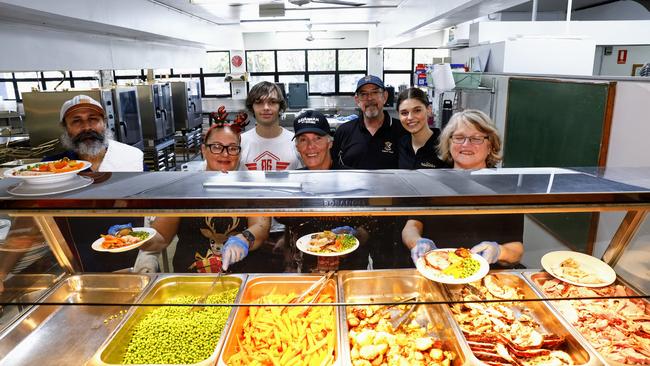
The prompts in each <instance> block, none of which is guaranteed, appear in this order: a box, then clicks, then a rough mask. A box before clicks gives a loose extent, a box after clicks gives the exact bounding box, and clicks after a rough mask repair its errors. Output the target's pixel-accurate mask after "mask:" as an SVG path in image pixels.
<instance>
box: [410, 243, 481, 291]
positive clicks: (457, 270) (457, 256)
mask: <svg viewBox="0 0 650 366" xmlns="http://www.w3.org/2000/svg"><path fill="white" fill-rule="evenodd" d="M415 267H416V268H417V270H418V271H419V272H420V274H422V275H423V276H424V277H426V278H428V279H430V280H432V281H436V282H441V283H448V284H462V283H470V282H474V281H478V280H480V279H481V278H483V277H485V275H486V274H488V272H489V271H490V264H489V263H488V262H487V261H486V260H485V258H483V257H481V256H480V255H478V254H474V253H472V252H470V251H469V249H467V248H447V249H434V250H431V251H429V252H427V253H426V254H425V255H424V256H422V257H420V258H418V260H417V262H416V263H415Z"/></svg>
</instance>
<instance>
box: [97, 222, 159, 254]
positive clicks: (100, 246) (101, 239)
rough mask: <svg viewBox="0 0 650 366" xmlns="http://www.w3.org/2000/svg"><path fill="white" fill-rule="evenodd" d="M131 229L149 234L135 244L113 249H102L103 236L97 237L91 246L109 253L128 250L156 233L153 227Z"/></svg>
mask: <svg viewBox="0 0 650 366" xmlns="http://www.w3.org/2000/svg"><path fill="white" fill-rule="evenodd" d="M133 231H146V232H147V233H149V236H148V237H147V238H146V239H144V240H140V241H139V242H137V243H135V244H131V245H127V246H124V247H120V248H115V249H104V248H103V247H102V243H103V242H104V238H99V239H97V240H95V241H94V242H93V244H92V245H91V247H92V248H93V249H94V250H96V251H98V252H109V253H121V252H126V251H129V250H131V249H135V248H138V247H140V246H141V245H142V244H144V243H146V242H147V241H148V240H149V239H151V238H153V237H154V236H155V235H156V232H157V231H156V229H153V228H150V227H134V228H133Z"/></svg>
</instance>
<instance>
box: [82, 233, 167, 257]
mask: <svg viewBox="0 0 650 366" xmlns="http://www.w3.org/2000/svg"><path fill="white" fill-rule="evenodd" d="M130 230H131V231H128V230H120V232H118V233H117V234H115V235H104V234H102V235H101V237H100V238H99V239H97V240H95V241H94V242H93V244H92V248H93V249H94V250H96V251H98V252H110V253H120V252H126V251H128V250H131V249H135V248H138V247H139V246H141V245H142V244H144V243H145V242H147V241H148V240H149V239H151V238H153V237H154V236H155V235H156V232H157V231H156V229H152V228H150V227H134V228H132V229H130Z"/></svg>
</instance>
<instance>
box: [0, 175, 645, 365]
mask: <svg viewBox="0 0 650 366" xmlns="http://www.w3.org/2000/svg"><path fill="white" fill-rule="evenodd" d="M92 178H93V179H94V181H95V183H94V184H92V185H90V186H88V187H84V188H80V189H73V190H70V191H67V192H64V193H52V194H48V195H33V196H31V195H23V196H15V195H12V194H11V193H10V192H11V191H12V188H13V187H15V186H16V185H17V184H21V183H20V181H19V180H18V179H12V178H8V179H3V180H0V196H2V200H0V214H1V215H3V217H6V218H7V219H8V220H10V221H11V223H12V230H14V229H15V230H18V231H19V230H24V229H25V222H27V223H28V224H27V225H26V226H27V227H28V228H27V234H24V233H23V234H24V235H22V236H21V235H17V236H15V237H23V238H32V239H33V238H34V237H36V239H33V240H32V241H31V243H33V245H41V244H42V243H43V242H46V243H47V245H48V248H49V251H48V253H47V254H48V256H49V257H50V260H52V258H53V259H54V260H53V261H52V262H53V263H54V265H52V266H43V265H38V264H39V263H41V262H42V261H41V258H40V257H39V258H36V259H34V258H29V259H30V260H32V259H34V261H33V262H30V263H27V264H24V263H23V265H22V266H20V268H21V270H15V268H18V264H19V263H20V262H21V261H24V260H25V259H26V258H24V257H25V256H23V257H22V258H21V255H6V254H7V253H14V254H15V253H29V250H30V249H31V247H30V244H25V243H24V242H20V241H15V240H9V239H6V240H5V238H1V239H2V240H1V241H0V254H1V255H2V257H1V258H0V264H2V267H0V268H6V267H8V268H12V265H13V264H15V266H14V271H5V272H4V273H3V272H0V273H1V274H2V276H3V279H4V286H3V288H2V292H0V301H1V304H0V305H2V307H3V309H4V310H5V311H3V313H2V318H0V319H1V320H2V322H0V326H2V329H0V332H1V333H0V365H5V364H6V365H23V364H25V365H27V364H66V365H75V364H79V365H84V364H88V365H112V364H125V363H126V364H142V361H137V362H134V363H131V361H130V360H132V359H131V358H129V357H131V356H128V357H127V356H126V354H127V353H133V352H135V353H136V354H144V357H147V354H149V355H152V354H153V353H156V358H157V357H158V356H161V357H162V356H163V355H164V354H165V352H167V353H170V352H171V351H168V350H167V348H168V347H171V346H172V344H173V345H175V346H179V345H180V346H181V348H183V351H179V350H178V349H176V350H175V351H173V352H171V353H173V354H172V355H171V356H173V357H172V358H169V359H176V358H175V357H177V356H179V357H180V356H183V357H185V355H186V354H189V358H187V359H186V360H187V361H179V362H176V363H175V364H200V365H217V364H219V365H226V364H231V363H232V364H234V363H235V360H236V363H238V364H251V363H254V362H255V361H259V362H262V361H264V360H266V361H268V362H275V363H278V364H320V363H323V364H337V365H350V364H352V365H368V364H400V362H401V364H418V363H422V364H425V363H429V364H438V365H454V366H459V365H480V364H492V365H502V364H516V365H522V366H523V365H567V364H576V365H585V366H592V365H601V364H611V365H616V366H619V365H621V364H624V365H633V364H650V302H648V298H649V296H648V293H649V292H650V272H648V267H647V263H648V257H647V256H646V255H647V253H648V252H650V245H649V244H648V241H647V240H646V239H645V238H646V237H647V235H650V223H647V222H646V214H647V211H648V209H650V169H647V168H637V169H615V170H607V169H598V168H579V169H553V168H548V169H497V170H482V171H478V172H462V171H451V170H420V171H401V170H400V171H397V170H395V171H392V170H388V171H374V172H370V171H322V172H307V171H290V172H229V173H228V174H223V173H209V172H148V173H100V174H95V175H94V176H93V177H92ZM23 191H24V190H23ZM41 193H43V190H42V189H40V190H39V194H41ZM557 213H560V214H563V215H565V216H564V217H565V219H566V218H567V217H568V219H566V220H568V221H565V222H560V223H559V225H558V223H557V222H556V223H555V225H542V224H541V222H543V221H544V220H539V221H538V220H536V219H535V217H537V216H540V215H550V214H557ZM582 213H589V214H592V216H591V222H590V226H589V227H588V228H587V230H588V233H589V235H588V236H589V238H590V240H589V242H588V243H587V245H586V246H579V245H576V243H575V242H571V241H570V240H568V241H567V240H565V239H566V237H564V236H563V235H564V234H565V233H564V231H566V230H564V229H568V228H576V227H578V225H575V222H573V221H572V220H571V216H570V215H572V214H582ZM500 214H520V215H522V216H523V215H525V216H526V221H525V225H524V233H523V234H522V235H523V242H524V246H525V248H526V253H525V255H524V260H523V261H522V263H526V264H528V267H529V268H530V269H509V270H506V271H503V270H497V269H494V268H493V269H492V270H491V271H490V273H489V274H488V276H487V277H485V278H484V279H483V280H482V281H480V280H479V282H476V283H474V284H473V285H445V284H441V283H436V282H433V281H430V280H428V279H426V278H425V277H423V276H422V275H421V274H420V273H419V272H418V271H417V270H415V269H413V268H412V267H411V265H410V257H409V254H408V250H405V249H404V246H403V244H402V243H401V239H400V237H401V236H400V233H401V229H402V227H403V223H404V222H405V220H406V219H408V218H410V217H413V216H418V217H430V218H431V219H432V220H433V219H435V216H457V217H458V218H459V220H460V222H461V224H462V222H463V218H464V217H467V216H466V215H483V216H485V217H486V218H488V217H490V216H491V215H500ZM125 216H128V217H149V216H157V217H183V218H193V217H196V218H202V217H206V216H212V217H231V216H237V217H254V216H264V217H275V218H279V219H280V220H279V221H284V222H287V229H286V233H285V235H284V240H285V242H286V243H287V244H286V246H287V247H290V248H291V247H292V246H293V245H294V244H295V238H296V235H294V234H295V232H294V230H295V228H296V226H295V225H293V224H290V223H294V222H296V221H301V220H310V221H312V222H313V221H323V222H328V220H333V221H336V222H340V221H341V220H343V221H345V220H348V219H350V218H356V219H362V220H365V219H367V220H369V221H372V222H373V223H374V224H375V227H377V228H378V229H377V230H378V231H377V232H376V233H373V232H372V231H371V232H370V239H369V240H368V241H367V242H366V243H365V244H364V243H362V245H368V246H369V247H370V250H369V253H370V266H369V268H368V270H346V269H345V268H339V270H338V271H337V272H336V274H335V275H334V277H332V279H331V280H329V281H327V282H325V286H324V287H323V288H322V289H320V290H321V291H319V292H318V293H316V290H315V291H313V292H312V293H310V294H308V295H310V296H311V297H310V296H306V300H304V302H312V301H310V300H313V302H312V303H311V304H303V303H302V302H298V303H292V301H295V300H296V299H297V298H298V296H299V295H300V294H301V293H302V292H303V291H305V289H306V288H307V287H309V285H310V284H313V283H315V282H316V281H317V280H318V279H320V278H321V275H319V274H300V273H256V272H267V271H256V270H254V269H253V270H248V271H247V272H248V273H241V274H228V275H225V276H221V277H219V276H217V275H216V274H210V273H203V274H183V275H180V274H156V273H152V274H136V273H128V270H127V271H126V272H124V273H118V274H116V273H101V274H92V273H88V272H84V271H83V270H82V268H88V265H87V264H86V263H82V262H81V260H80V256H79V254H78V250H79V247H78V246H80V245H88V246H90V244H91V243H70V242H66V240H65V237H66V236H65V235H64V232H63V231H62V229H61V226H60V225H57V222H58V221H57V218H62V217H63V218H85V217H92V218H94V219H102V218H107V219H108V218H113V219H114V218H116V217H125ZM325 225H327V224H325ZM460 227H461V228H462V225H461V226H460ZM74 229H75V230H91V229H90V228H89V227H78V228H74ZM457 229H458V228H450V229H449V230H457ZM464 229H465V230H471V229H472V228H464ZM92 230H94V229H92ZM540 231H541V232H542V233H541V234H540V233H539V232H540ZM204 233H205V234H206V237H205V238H203V239H202V240H206V245H209V241H210V240H214V236H210V235H207V234H208V232H204ZM100 234H102V233H101V232H97V233H96V236H97V237H98V238H99V235H100ZM373 234H374V235H373ZM460 234H461V232H460V231H459V235H460ZM9 237H12V236H11V231H10V235H9ZM15 237H14V238H15ZM208 239H209V240H208ZM431 239H433V240H434V241H435V240H436V239H435V238H431ZM486 240H487V239H486ZM380 242H381V244H379V243H380ZM558 249H564V250H576V251H580V252H586V253H587V254H590V255H593V256H595V257H597V258H602V259H603V260H604V261H605V262H606V263H607V264H608V265H609V266H611V267H612V268H613V269H614V270H615V272H616V274H617V279H616V281H617V282H616V283H615V284H614V285H612V286H614V287H612V288H613V290H612V291H610V290H606V289H605V288H603V290H589V291H573V292H571V294H570V295H569V297H568V298H566V297H563V296H558V294H564V293H563V292H562V291H560V292H559V293H558V292H554V291H556V290H557V288H551V287H552V286H551V285H557V284H559V285H561V286H563V283H562V282H561V281H559V282H557V283H552V282H551V280H552V277H550V275H549V274H548V273H546V272H544V271H542V270H540V269H539V268H541V263H540V258H541V256H542V255H544V254H546V253H548V252H552V251H555V250H558ZM176 250H183V248H182V246H181V245H177V247H176ZM382 252H383V257H384V258H382V260H381V261H380V260H379V257H375V256H376V255H377V256H378V255H382ZM292 253H293V252H292ZM166 254H167V255H169V256H170V257H173V256H174V253H173V251H169V250H168V251H167V253H166ZM30 257H31V255H30ZM44 257H47V256H44ZM385 257H387V258H388V259H389V260H385V259H386V258H385ZM405 258H406V263H408V264H409V265H408V266H409V267H411V268H399V267H402V266H404V263H405V260H404V259H405ZM285 259H286V260H287V261H289V262H291V261H293V260H294V257H291V256H288V257H287V258H285ZM390 259H394V261H392V262H391V261H390ZM245 260H246V259H244V261H245ZM170 262H171V261H170ZM269 262H271V261H270V258H269ZM133 265H134V263H133V262H125V263H124V266H123V267H124V268H129V267H132V266H133ZM260 268H262V267H260ZM276 269H277V272H283V271H284V267H278V268H276ZM172 271H173V270H172ZM177 271H178V272H183V270H182V269H177ZM21 276H23V277H24V276H27V277H24V278H29V276H37V277H38V278H39V279H38V281H31V282H30V284H29V285H28V284H25V285H24V286H20V285H19V284H20V283H21V282H20V278H21ZM34 278H35V277H34ZM48 281H49V282H48ZM486 281H487V282H486ZM555 281H558V280H555ZM35 283H36V284H35ZM39 284H40V285H39ZM43 284H44V285H43ZM617 284H622V285H625V287H624V288H623V287H616V285H617ZM566 288H568V287H566ZM608 288H609V287H608ZM513 289H514V290H513ZM585 289H586V287H585ZM624 289H627V290H624ZM231 290H232V291H231ZM35 291H40V292H35ZM228 291H231V292H232V294H231V296H233V297H232V299H233V300H232V301H228V300H224V299H227V297H224V296H225V294H226V293H229V292H228ZM235 293H236V294H235ZM30 294H31V296H30ZM229 294H230V293H229ZM222 295H224V296H222ZM278 299H279V300H278ZM551 300H552V301H551ZM404 301H407V303H402V302H404ZM590 301H591V302H595V303H597V304H601V305H602V302H606V303H607V304H608V305H606V306H604V307H605V308H607V306H610V307H612V309H611V313H616V312H619V311H620V310H621V309H622V308H621V307H620V306H623V305H621V304H628V305H629V304H636V305H637V306H640V307H639V309H641V310H640V311H641V312H640V313H638V312H637V313H633V318H634V319H633V324H632V323H630V324H632V325H629V324H628V325H629V327H627V328H625V329H626V330H624V331H623V330H621V327H620V326H619V327H618V328H617V329H618V331H619V333H617V335H618V336H619V337H623V339H625V340H626V342H619V343H616V342H613V341H611V340H610V338H607V337H598V335H596V336H594V335H593V334H584V332H585V328H584V327H583V325H584V324H583V322H581V321H579V320H580V319H583V318H584V316H587V315H585V314H584V313H580V311H582V308H581V307H580V306H582V305H581V304H583V303H587V304H589V302H590ZM566 304H570V305H571V307H568V306H566ZM617 306H618V307H617ZM630 306H631V305H630ZM601 308H602V307H601ZM9 309H11V311H9ZM216 309H222V310H223V311H221V312H217V311H216ZM315 309H320V310H319V311H318V312H317V311H315ZM328 309H329V310H328ZM571 309H573V310H571ZM576 309H578V310H576ZM204 311H205V312H206V313H205V314H224V315H214V316H212V315H211V316H209V317H217V318H219V319H222V321H223V323H219V324H218V325H216V327H218V328H221V327H222V329H220V330H219V331H218V332H217V333H215V334H216V335H211V336H209V337H207V336H206V338H209V339H210V340H209V341H208V342H207V343H206V344H207V347H208V349H207V351H205V350H202V351H200V352H202V353H201V354H205V355H206V356H205V357H203V356H201V357H200V358H201V359H200V360H197V359H196V357H194V358H193V357H191V356H193V355H195V354H196V353H198V352H199V351H198V350H197V349H196V348H195V345H187V346H184V345H182V344H180V343H179V342H176V341H174V340H173V339H171V338H169V339H167V337H168V334H171V333H173V332H176V331H177V330H178V329H179V327H189V328H188V329H189V330H184V332H190V333H192V335H191V337H190V335H189V334H190V333H182V332H181V333H180V334H186V336H181V337H182V338H187V337H189V338H192V337H194V336H195V334H194V333H193V332H197V333H201V332H203V331H204V329H202V328H203V327H206V326H207V327H213V326H214V325H205V324H203V323H201V324H198V325H196V326H194V327H192V324H189V325H188V324H183V325H178V324H176V325H172V327H173V330H170V333H164V334H165V335H161V333H155V332H154V333H146V334H147V337H152V336H151V335H150V334H158V335H157V336H153V337H155V338H156V339H155V342H154V341H152V342H144V343H138V342H141V341H134V339H135V336H134V334H136V333H137V332H138V331H139V327H144V326H145V325H144V324H149V323H148V322H153V323H152V324H157V325H156V326H155V327H154V328H157V327H158V326H159V325H160V323H157V319H158V318H159V317H160V315H156V314H159V313H162V314H177V315H178V314H179V312H180V313H181V314H184V315H182V316H180V318H185V319H203V318H201V317H202V316H203V315H202V314H204V313H201V312H204ZM207 311H211V312H209V313H208V312H207ZM576 311H578V314H580V315H579V316H578V318H576V316H575V314H576ZM329 312H331V314H333V315H332V316H333V318H332V320H323V319H330V318H329V315H327V314H329ZM407 312H409V314H410V315H409V316H407V317H405V319H406V321H405V322H404V324H403V325H399V327H400V328H399V329H402V331H403V332H402V333H400V332H394V333H393V330H394V329H393V330H391V329H390V328H389V327H391V326H393V324H397V323H395V321H396V319H397V318H399V317H401V316H403V315H404V314H405V313H407ZM152 314H154V315H152ZM315 314H319V315H318V316H317V317H314V316H315ZM471 314H474V315H471ZM476 314H488V316H487V318H485V319H483V318H481V319H474V318H472V317H473V316H475V315H476ZM287 315H289V316H288V318H287ZM373 315H374V317H373ZM310 316H312V318H309V317H310ZM468 316H469V321H470V322H481V321H483V322H487V323H486V324H488V323H489V324H491V325H490V327H488V328H485V329H483V328H480V329H481V330H480V331H479V330H477V329H474V328H472V327H468V326H467V324H468V323H467V321H468V319H467V317H468ZM152 317H153V320H151V319H152ZM165 317H167V316H166V315H165ZM305 319H311V320H309V321H306V320H305ZM576 319H578V320H576ZM621 321H630V320H629V319H627V320H621V319H620V318H616V319H615V318H611V319H604V320H603V321H602V322H601V324H600V325H601V326H602V327H608V326H616V325H617V322H621ZM200 322H203V320H200ZM373 322H374V323H373ZM167 323H169V322H167ZM174 324H175V323H174ZM167 325H168V324H167ZM603 329H605V328H603ZM312 330H313V333H310V332H311V331H312ZM264 332H269V333H268V334H266V333H264ZM264 334H266V335H264ZM603 334H604V332H603ZM169 337H171V336H169ZM160 338H163V339H160ZM145 339H147V338H145ZM262 341H263V342H262ZM606 342H610V343H609V344H603V343H606ZM191 343H193V342H191ZM194 343H195V342H194ZM624 343H625V344H624ZM153 344H156V346H153ZM394 344H398V345H399V346H400V347H403V348H400V349H398V350H396V349H394V348H391V347H393V345H394ZM147 345H148V346H147ZM134 347H135V351H133V349H134ZM139 347H140V348H139ZM141 347H152V348H151V349H148V348H147V349H146V350H145V351H142V348H141ZM169 349H172V348H169ZM152 357H153V356H152ZM283 357H284V358H283ZM152 359H153V358H152ZM161 359H165V360H167V359H166V358H161ZM183 360H185V358H183ZM165 362H166V361H160V362H158V363H154V362H153V361H152V362H151V364H165ZM319 362H320V363H319Z"/></svg>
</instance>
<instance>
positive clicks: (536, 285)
mask: <svg viewBox="0 0 650 366" xmlns="http://www.w3.org/2000/svg"><path fill="white" fill-rule="evenodd" d="M523 276H524V277H525V278H526V280H527V281H528V282H529V283H530V285H531V286H532V288H533V289H534V290H535V292H537V294H539V296H541V297H544V298H548V296H546V294H545V293H544V291H543V290H542V285H543V284H544V283H545V282H546V281H548V280H551V279H555V277H553V276H551V275H550V274H549V273H547V272H538V271H525V272H524V273H523ZM615 285H621V286H625V287H626V288H627V289H628V291H630V292H632V293H633V295H638V292H637V291H636V290H634V289H633V288H632V287H631V286H629V285H628V284H627V283H626V282H625V281H623V280H622V279H621V278H620V277H617V278H616V281H614V283H613V284H611V285H610V286H615ZM641 300H642V301H646V302H648V301H647V300H645V299H641ZM546 303H547V304H548V306H549V307H550V308H551V309H552V310H553V312H554V313H555V315H556V316H557V317H558V318H560V319H562V322H563V323H565V324H567V326H568V327H570V329H571V330H572V332H573V333H574V334H575V335H576V337H577V338H579V339H580V341H581V342H582V343H583V344H584V345H585V347H587V348H588V349H589V350H590V351H591V352H592V353H593V354H595V355H596V356H597V357H598V359H599V360H600V361H601V362H602V363H603V364H605V365H613V366H630V365H632V364H626V363H622V362H617V361H614V360H609V359H607V357H606V356H605V355H603V354H602V353H600V352H599V351H598V350H597V349H596V348H595V347H594V346H593V345H592V344H591V342H590V341H589V340H588V339H587V338H586V337H585V336H583V335H582V333H581V332H580V331H579V330H578V329H577V328H575V327H574V326H573V325H572V324H571V322H569V320H567V318H566V317H565V316H564V314H562V311H560V309H559V308H558V307H557V305H555V304H554V303H555V301H546ZM648 306H650V304H649V305H648Z"/></svg>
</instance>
